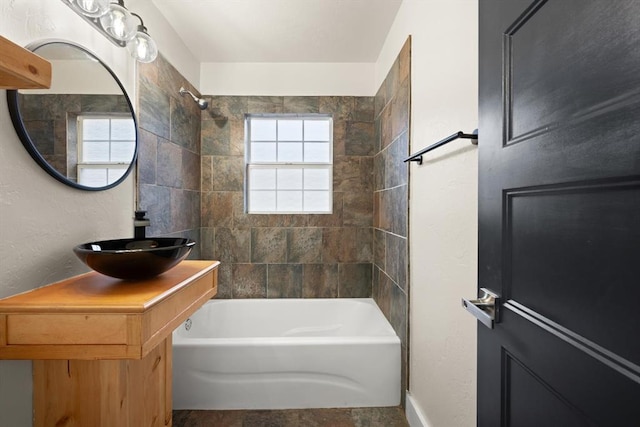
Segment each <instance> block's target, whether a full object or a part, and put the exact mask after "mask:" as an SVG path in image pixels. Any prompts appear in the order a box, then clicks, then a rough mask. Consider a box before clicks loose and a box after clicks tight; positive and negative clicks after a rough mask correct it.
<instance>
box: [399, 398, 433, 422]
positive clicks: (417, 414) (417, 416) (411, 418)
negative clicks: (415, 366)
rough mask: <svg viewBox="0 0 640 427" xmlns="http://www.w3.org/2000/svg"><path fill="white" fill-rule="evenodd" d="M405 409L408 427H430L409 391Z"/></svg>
mask: <svg viewBox="0 0 640 427" xmlns="http://www.w3.org/2000/svg"><path fill="white" fill-rule="evenodd" d="M406 405H407V408H406V410H405V414H406V416H407V421H408V422H409V426H410V427H430V426H429V423H427V421H426V418H425V416H424V415H423V414H422V410H421V409H420V407H419V406H418V403H417V402H416V401H415V399H414V398H413V396H412V395H411V393H410V392H409V390H407V403H406Z"/></svg>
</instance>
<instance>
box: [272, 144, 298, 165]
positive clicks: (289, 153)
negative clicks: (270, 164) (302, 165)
mask: <svg viewBox="0 0 640 427" xmlns="http://www.w3.org/2000/svg"><path fill="white" fill-rule="evenodd" d="M278 161H279V162H301V161H302V144H301V143H291V142H285V143H279V144H278Z"/></svg>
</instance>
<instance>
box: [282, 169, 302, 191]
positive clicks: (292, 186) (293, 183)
mask: <svg viewBox="0 0 640 427" xmlns="http://www.w3.org/2000/svg"><path fill="white" fill-rule="evenodd" d="M278 190H302V169H288V168H287V169H278Z"/></svg>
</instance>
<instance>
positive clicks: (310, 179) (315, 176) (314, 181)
mask: <svg viewBox="0 0 640 427" xmlns="http://www.w3.org/2000/svg"><path fill="white" fill-rule="evenodd" d="M329 175H330V173H329V169H305V170H304V189H305V190H328V189H329V184H330V176H329Z"/></svg>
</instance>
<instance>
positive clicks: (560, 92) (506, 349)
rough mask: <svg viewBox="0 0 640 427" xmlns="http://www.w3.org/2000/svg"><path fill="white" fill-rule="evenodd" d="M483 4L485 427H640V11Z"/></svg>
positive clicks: (481, 410) (481, 335) (638, 4)
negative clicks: (495, 312) (491, 312)
mask: <svg viewBox="0 0 640 427" xmlns="http://www.w3.org/2000/svg"><path fill="white" fill-rule="evenodd" d="M479 4H480V93H479V95H480V115H479V119H480V123H479V134H480V140H479V162H480V164H479V165H480V166H479V171H480V172H479V210H478V214H479V263H478V287H479V288H480V287H484V288H489V289H491V290H493V291H495V292H497V293H499V294H501V296H502V301H504V303H503V305H502V307H501V315H500V317H501V318H500V322H499V323H497V324H496V327H495V329H493V330H490V329H488V328H486V327H484V326H482V325H479V327H478V425H479V426H481V427H483V426H487V427H495V426H518V427H519V426H529V425H531V426H574V425H576V426H582V425H585V426H633V425H640V421H639V420H640V339H639V335H640V310H638V309H637V308H636V307H637V301H639V300H640V25H638V22H640V1H637V0H615V1H610V0H548V1H546V0H539V1H531V0H510V1H504V0H481V1H480V2H479Z"/></svg>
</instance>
